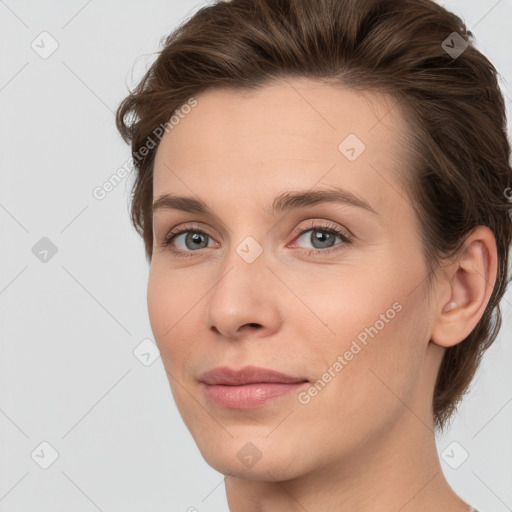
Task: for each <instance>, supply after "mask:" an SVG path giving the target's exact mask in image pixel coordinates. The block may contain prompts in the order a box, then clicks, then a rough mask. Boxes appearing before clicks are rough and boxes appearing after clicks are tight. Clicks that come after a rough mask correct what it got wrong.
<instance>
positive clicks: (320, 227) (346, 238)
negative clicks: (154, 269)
mask: <svg viewBox="0 0 512 512" xmlns="http://www.w3.org/2000/svg"><path fill="white" fill-rule="evenodd" d="M308 231H323V232H326V233H330V234H333V235H337V236H339V237H340V238H341V240H342V242H343V243H341V244H337V245H335V246H333V247H331V248H328V249H304V251H305V254H306V255H307V256H312V255H315V254H319V253H322V254H330V253H333V252H337V251H339V250H341V249H340V247H339V246H340V245H341V246H343V245H345V244H350V243H352V236H351V235H349V234H347V233H344V232H343V231H341V230H340V229H339V228H338V227H337V226H336V225H334V224H329V223H325V224H319V223H315V222H314V221H313V222H312V223H311V225H310V226H309V227H308V228H307V229H303V230H301V231H298V232H297V233H294V235H296V236H295V238H300V237H301V236H302V235H303V234H304V233H307V232H308ZM188 232H191V233H195V234H199V235H206V236H207V237H209V236H210V235H208V233H206V232H205V231H203V230H201V229H198V228H197V226H194V225H184V226H182V227H181V228H178V229H176V230H174V231H171V232H170V233H169V234H168V235H167V236H166V237H165V239H164V240H163V241H162V242H161V244H160V246H161V247H164V248H166V247H168V248H169V250H170V252H172V253H173V254H174V255H175V256H176V257H179V258H188V257H192V256H194V253H197V252H199V251H200V249H198V250H197V251H185V252H183V251H181V250H175V249H171V244H172V242H173V241H174V239H175V238H176V237H178V236H179V235H181V234H182V233H188ZM210 238H211V237H210Z"/></svg>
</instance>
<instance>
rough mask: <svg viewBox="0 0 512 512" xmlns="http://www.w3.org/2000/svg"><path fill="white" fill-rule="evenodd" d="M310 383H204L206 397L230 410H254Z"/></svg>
mask: <svg viewBox="0 0 512 512" xmlns="http://www.w3.org/2000/svg"><path fill="white" fill-rule="evenodd" d="M307 384H308V382H293V383H281V382H257V383H253V384H245V385H243V386H227V385H220V384H216V385H208V384H204V383H202V386H203V389H204V392H205V393H206V396H207V397H208V398H209V399H210V401H211V402H213V403H214V404H216V405H220V406H222V407H227V408H228V409H253V408H255V407H260V406H262V405H265V404H267V403H269V402H271V401H272V400H274V399H276V398H279V397H282V396H284V395H287V394H289V393H291V392H293V391H296V390H298V389H299V388H301V387H303V386H305V385H307Z"/></svg>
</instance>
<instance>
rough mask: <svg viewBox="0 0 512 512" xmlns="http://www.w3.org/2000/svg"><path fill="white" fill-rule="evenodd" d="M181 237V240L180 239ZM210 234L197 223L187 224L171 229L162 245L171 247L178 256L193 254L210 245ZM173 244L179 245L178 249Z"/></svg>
mask: <svg viewBox="0 0 512 512" xmlns="http://www.w3.org/2000/svg"><path fill="white" fill-rule="evenodd" d="M180 238H181V240H180ZM208 238H210V236H209V235H208V234H207V233H205V232H204V231H202V230H200V229H198V228H197V226H195V225H192V226H191V225H185V226H182V227H181V228H178V229H175V230H174V231H171V232H170V233H169V234H168V235H167V236H166V237H165V239H164V240H163V241H162V244H161V246H162V247H169V248H170V251H171V252H172V253H173V254H175V255H176V256H184V257H187V256H193V254H191V253H193V252H196V251H197V250H200V249H205V248H207V247H208V242H207V239H208ZM173 246H178V250H176V249H174V248H173Z"/></svg>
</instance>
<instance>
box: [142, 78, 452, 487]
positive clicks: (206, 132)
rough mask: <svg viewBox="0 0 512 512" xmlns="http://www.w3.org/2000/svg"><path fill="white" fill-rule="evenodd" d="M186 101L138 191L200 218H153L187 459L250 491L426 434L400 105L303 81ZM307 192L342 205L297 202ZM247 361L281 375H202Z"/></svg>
mask: <svg viewBox="0 0 512 512" xmlns="http://www.w3.org/2000/svg"><path fill="white" fill-rule="evenodd" d="M195 99H196V100H197V105H196V106H194V107H193V108H191V109H190V112H189V113H188V114H187V115H185V116H184V118H183V119H181V120H180V122H179V124H177V125H176V126H175V127H174V128H173V129H172V130H171V131H170V132H168V133H166V134H165V135H164V137H163V138H162V140H161V143H160V145H159V148H158V150H157V154H156V161H155V169H154V191H153V192H154V196H153V197H154V201H155V203H156V201H158V200H159V199H160V198H162V196H164V195H166V194H168V195H172V196H183V197H187V198H190V199H193V200H194V201H200V202H201V203H204V205H205V206H204V209H205V211H204V212H201V211H199V209H197V208H196V209H194V208H192V207H191V206H193V205H189V203H188V202H187V201H179V202H178V201H175V202H173V203H172V202H171V201H169V200H167V201H160V207H159V208H157V209H155V211H154V217H153V219H154V226H153V229H154V231H153V235H154V246H153V247H154V249H153V258H152V262H151V269H150V275H149V283H148V308H149V316H150V321H151V327H152V330H153V333H154V336H155V340H156V342H157V344H158V347H159V348H160V352H161V356H162V360H163V363H164V365H165V369H166V372H167V374H168V377H169V382H170V385H171V389H172V393H173V396H174V399H175V401H176V405H177V407H178V409H179V412H180V414H181V416H182V418H183V420H184V422H185V424H186V426H187V427H188V429H189V430H190V432H191V434H192V436H193V437H194V439H195V441H196V443H197V445H198V447H199V449H200V451H201V453H202V454H203V456H204V458H205V459H206V461H207V462H208V463H209V464H210V465H211V466H213V467H214V468H215V469H217V470H218V471H220V472H222V473H224V474H231V475H234V476H238V477H240V478H246V479H254V480H266V479H269V478H270V477H269V475H271V476H272V478H275V479H278V480H281V479H288V478H294V477H297V476H300V475H303V474H306V473H308V472H312V471H316V472H318V471H319V470H320V469H321V468H324V469H325V468H327V467H328V466H336V465H340V464H343V465H345V464H346V462H347V461H349V460H350V461H351V464H354V463H355V461H360V462H361V461H364V454H365V453H366V452H368V453H375V451H376V450H389V453H388V454H387V455H390V456H393V455H395V456H396V455H397V454H396V453H393V449H394V446H393V437H392V436H393V435H396V436H398V435H402V433H404V431H405V430H408V432H410V431H411V428H412V429H423V430H425V431H427V430H426V429H425V425H422V423H424V424H427V425H430V424H431V421H432V417H431V399H432V390H433V386H434V382H435V377H436V372H437V369H438V365H439V363H440V360H441V356H442V350H443V349H442V348H441V347H438V346H437V345H433V344H432V343H429V339H430V330H429V326H430V325H431V320H432V310H431V309H429V306H428V301H427V300H426V296H425V293H426V291H425V290H426V289H425V286H426V267H425V264H424V260H423V258H422V252H421V246H420V240H419V233H418V226H417V221H416V218H415V215H414V211H413V209H412V207H411V206H410V204H409V201H408V198H407V195H406V192H405V190H404V189H403V188H402V186H401V185H400V182H399V179H398V170H399V167H400V166H406V165H407V162H406V161H405V159H404V150H403V148H402V147H401V146H400V145H399V142H398V140H399V136H400V134H401V133H403V131H404V130H405V125H404V122H403V120H402V118H401V117H400V115H399V112H398V109H396V108H393V107H394V105H393V102H392V101H391V100H390V99H386V98H385V97H384V96H380V95H376V94H373V93H372V94H369V93H367V94H366V95H363V94H362V93H356V92H353V91H348V90H342V89H339V88H338V89H337V88H334V87H331V86H328V85H325V84H321V83H318V82H313V81H309V80H305V79H294V80H291V81H289V82H287V81H279V82H275V83H274V84H272V85H271V86H265V87H264V88H261V89H259V90H258V91H257V92H252V93H250V94H241V93H239V92H233V91H227V90H208V91H206V92H204V93H202V94H201V95H199V96H197V97H196V98H195ZM363 144H364V146H363ZM341 190H343V191H345V195H343V194H342V193H341V192H340V191H341ZM321 191H327V192H330V193H333V192H335V191H337V192H338V194H339V197H337V198H335V197H334V196H331V199H333V200H331V201H317V202H315V201H310V200H308V197H309V195H311V197H310V199H311V198H314V197H317V196H313V194H319V193H320V192H321ZM290 194H304V197H303V198H302V199H297V200H295V201H292V200H288V199H287V198H289V195H290ZM168 199H169V198H168ZM317 199H318V197H317ZM320 199H322V198H320ZM324 199H325V197H324ZM352 199H353V200H352ZM358 201H359V204H358ZM173 204H174V208H173V207H171V206H172V205H173ZM363 204H366V206H363ZM162 205H163V206H162ZM187 205H189V206H190V208H189V210H190V211H187V208H185V207H186V206H187ZM273 205H275V206H276V208H274V209H273ZM179 206H181V207H183V209H181V208H179ZM206 209H208V211H206ZM181 229H183V230H186V232H185V233H184V234H183V233H182V234H179V235H177V236H176V237H175V238H174V240H173V241H172V242H171V243H170V244H169V245H167V246H164V245H163V242H164V241H165V239H166V237H168V235H169V233H171V232H172V233H175V232H176V230H181ZM197 232H199V233H197ZM248 366H253V367H258V368H264V369H269V370H274V371H277V372H281V373H283V374H286V375H287V376H289V377H291V379H289V381H288V382H287V383H283V380H285V379H279V378H277V379H274V381H276V380H277V381H281V384H278V383H276V382H274V383H273V384H270V383H268V380H269V379H268V378H267V379H265V378H264V376H262V375H261V374H260V375H253V377H254V379H253V384H245V385H236V386H234V384H235V383H236V381H235V380H232V381H226V380H224V381H221V382H224V384H217V385H213V384H210V385H207V384H205V382H203V381H202V380H203V374H204V373H205V372H208V371H210V370H212V369H215V368H218V367H228V368H230V369H232V370H240V369H244V368H246V367H248ZM220 377H222V375H220ZM267 377H268V376H267ZM270 380H272V379H270ZM254 381H256V382H259V384H258V383H254ZM264 381H267V382H266V383H264ZM291 381H295V382H294V383H291ZM241 382H243V381H240V382H238V383H239V384H240V383H241ZM226 383H230V384H231V385H226ZM393 433H394V434H393ZM340 467H343V466H340ZM345 467H346V466H345ZM352 467H354V466H352Z"/></svg>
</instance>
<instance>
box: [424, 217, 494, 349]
mask: <svg viewBox="0 0 512 512" xmlns="http://www.w3.org/2000/svg"><path fill="white" fill-rule="evenodd" d="M496 277H497V250H496V240H495V238H494V235H493V233H492V231H491V230H490V229H489V228H487V227H485V226H478V227H477V228H476V229H475V230H474V231H473V232H472V233H471V235H470V236H469V237H468V238H467V239H466V241H465V243H464V246H463V247H462V249H461V251H460V253H459V256H458V257H457V259H456V260H455V261H454V262H452V263H451V264H450V265H449V266H448V267H447V268H446V269H445V273H444V280H443V281H442V282H441V284H440V285H441V286H444V287H447V288H448V290H447V292H448V293H447V294H446V293H445V294H443V297H442V299H441V298H440V300H439V301H438V304H439V306H438V307H439V309H438V313H437V315H436V317H435V319H434V322H433V324H432V333H431V341H432V342H433V343H435V344H436V345H439V346H442V347H451V346H453V345H456V344H457V343H460V342H461V341H463V340H464V339H465V338H466V337H467V336H468V335H469V334H470V333H471V332H472V331H473V329H474V328H475V326H476V325H477V324H478V322H479V320H480V319H481V318H482V315H483V313H484V311H485V308H486V307H487V304H488V302H489V299H490V296H491V294H492V290H493V288H494V284H495V282H496ZM447 295H448V297H449V299H448V300H447Z"/></svg>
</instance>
